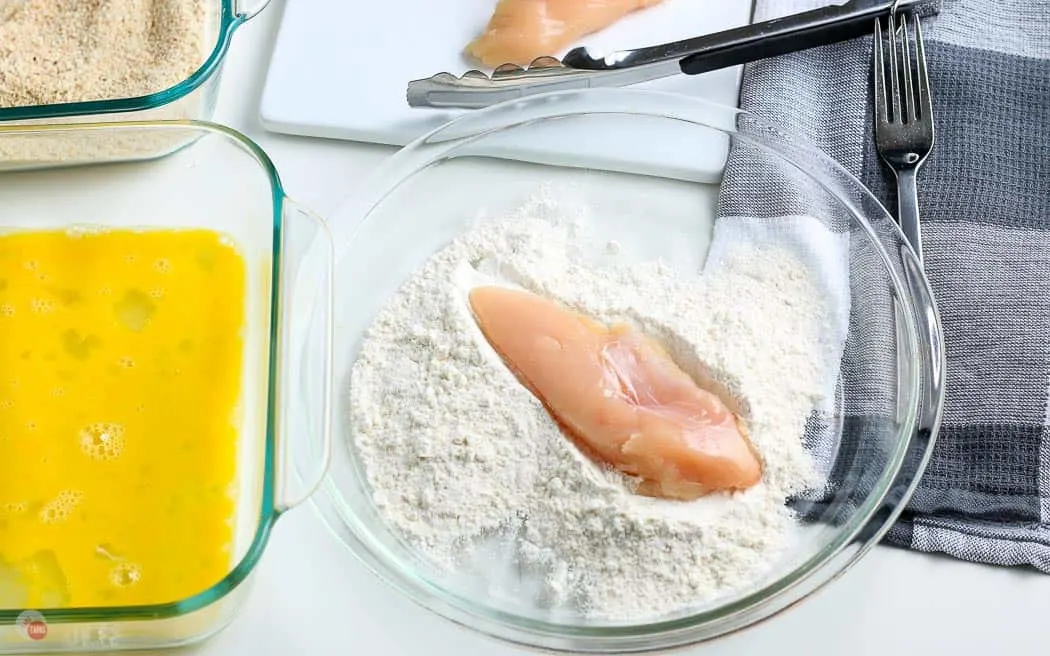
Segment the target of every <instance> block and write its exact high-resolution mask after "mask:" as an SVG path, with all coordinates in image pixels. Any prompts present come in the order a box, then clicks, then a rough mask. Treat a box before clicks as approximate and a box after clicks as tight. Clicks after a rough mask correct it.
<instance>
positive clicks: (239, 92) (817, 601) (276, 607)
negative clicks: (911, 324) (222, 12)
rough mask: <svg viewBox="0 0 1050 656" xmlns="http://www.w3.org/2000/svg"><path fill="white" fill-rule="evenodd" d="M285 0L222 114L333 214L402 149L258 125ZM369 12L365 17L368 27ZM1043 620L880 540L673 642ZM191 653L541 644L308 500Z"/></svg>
mask: <svg viewBox="0 0 1050 656" xmlns="http://www.w3.org/2000/svg"><path fill="white" fill-rule="evenodd" d="M282 4H283V3H282V2H280V0H275V1H274V2H272V3H271V6H270V7H269V8H268V9H267V10H266V11H265V12H263V14H261V15H260V16H258V17H257V18H255V19H253V20H252V21H251V22H250V23H249V24H247V25H246V26H244V27H243V28H241V30H239V32H238V33H237V34H236V35H235V38H234V40H233V45H232V48H231V50H230V53H229V57H228V61H227V64H226V68H225V72H224V77H223V87H222V91H221V93H220V99H219V107H218V111H217V114H216V117H215V119H216V120H217V121H219V122H222V123H226V124H228V125H230V126H232V127H234V128H236V129H238V130H241V131H242V132H244V133H245V134H247V135H248V136H250V137H252V138H253V139H255V140H256V141H257V142H258V143H259V144H260V145H261V146H262V147H263V148H265V149H266V151H267V152H268V153H269V154H270V156H271V157H272V158H273V160H274V161H275V163H276V164H277V167H278V170H279V171H280V174H281V177H282V179H283V181H284V184H285V187H286V189H287V190H288V193H289V194H290V195H291V196H292V197H294V198H296V199H297V200H299V201H300V202H302V203H304V204H306V205H307V206H309V207H311V208H312V209H314V210H316V211H317V212H319V213H320V214H321V215H327V214H330V213H331V212H332V211H333V210H334V209H335V208H336V206H337V205H338V203H339V202H340V200H342V199H343V198H344V197H345V196H346V195H347V194H348V193H349V192H350V191H351V189H352V188H353V186H354V185H355V184H357V182H358V181H359V180H360V179H361V178H362V177H363V176H365V175H366V174H367V173H368V172H369V171H371V170H372V169H373V168H374V167H375V166H376V165H377V164H378V163H379V162H381V161H382V160H383V159H385V158H386V157H388V156H389V155H390V154H391V153H392V152H393V150H392V149H391V148H388V147H380V146H369V145H362V144H355V143H345V142H337V141H324V140H319V139H308V138H297V137H284V136H279V135H274V134H270V133H267V132H265V131H263V129H262V128H261V127H260V125H259V121H258V117H257V114H258V104H259V96H260V93H261V88H262V84H263V78H264V76H265V73H266V66H267V62H268V59H269V53H270V48H271V45H272V43H273V39H274V32H275V30H276V26H277V23H278V20H277V19H278V18H279V13H280V11H281V10H282ZM362 11H366V9H362ZM366 24H367V19H366V18H365V17H364V16H362V17H361V21H360V23H359V25H362V26H363V25H366ZM354 29H355V26H354V25H346V30H347V38H353V30H354ZM359 29H365V28H363V27H362V28H359ZM334 65H340V64H334ZM343 65H346V66H352V65H353V63H352V62H346V63H345V64H343ZM1047 618H1050V577H1048V576H1044V575H1040V574H1036V573H1034V572H1030V571H1026V570H1011V569H1004V568H992V567H986V566H982V565H974V564H969V563H961V562H957V561H954V560H950V559H947V558H942V557H937V556H928V555H923V554H916V553H910V552H906V551H902V550H898V549H891V548H887V547H877V548H875V550H874V551H873V552H872V553H870V554H869V555H868V556H867V557H866V558H865V559H864V560H863V561H862V562H861V563H860V564H858V565H857V566H856V567H855V568H854V569H853V570H852V571H850V572H849V573H847V574H846V575H845V576H844V577H843V578H842V579H840V580H839V581H837V582H835V583H833V584H831V585H830V586H829V587H827V588H825V589H824V590H823V591H821V592H820V593H818V594H817V595H815V596H814V597H813V598H811V599H809V600H808V601H806V602H804V603H802V604H801V605H799V606H797V607H795V608H794V609H792V610H789V611H786V612H785V613H783V614H781V615H779V616H777V617H774V618H773V619H772V620H770V621H767V622H764V623H762V624H760V625H758V626H755V627H752V628H750V629H748V630H745V631H744V632H742V633H739V634H737V635H734V636H730V637H728V638H724V639H722V640H718V641H715V642H712V643H709V644H708V645H704V646H699V647H694V648H692V649H687V650H683V651H679V652H676V653H685V654H690V655H691V654H698V655H699V654H704V655H714V656H717V655H719V654H727V655H728V654H771V653H783V654H807V656H808V655H821V654H835V655H838V654H851V655H854V656H865V655H868V654H872V655H874V654H882V653H884V652H892V653H897V654H901V653H903V654H912V653H914V654H919V653H928V654H984V653H992V652H993V651H1000V650H1001V653H1007V654H1011V653H1021V652H1022V650H1025V649H1026V648H1027V649H1029V650H1033V653H1041V651H1042V650H1045V648H1046V647H1045V644H1046V639H1045V638H1044V636H1046V635H1047V633H1046V622H1047ZM178 653H180V654H185V653H187V652H185V651H183V652H178ZM188 653H190V654H194V656H231V655H234V656H236V655H240V654H250V655H252V656H267V655H269V654H273V655H274V656H286V655H290V654H312V655H316V656H324V655H327V654H363V655H364V654H382V655H383V656H399V655H401V654H411V655H415V654H427V655H428V656H443V655H446V654H448V655H450V656H451V655H455V656H482V655H484V656H512V655H514V654H526V653H532V652H528V651H526V650H523V649H520V648H517V647H512V646H507V645H503V644H501V643H497V642H494V641H493V640H491V639H488V638H486V637H483V636H480V635H478V634H475V633H473V632H471V631H469V630H467V629H463V628H461V627H458V626H455V625H453V624H451V623H449V622H447V621H445V620H443V619H442V618H440V617H437V616H435V615H432V614H430V613H429V612H427V611H424V610H422V609H420V608H418V607H417V606H415V605H414V604H412V603H411V602H409V601H408V600H406V599H404V598H402V597H400V596H399V595H397V594H395V593H394V592H393V591H392V590H390V589H388V588H387V587H386V586H385V584H383V583H382V582H381V581H379V580H378V579H376V578H375V577H374V576H372V575H371V574H370V573H369V572H368V571H367V570H366V569H365V568H364V566H362V565H361V564H360V563H358V562H357V561H356V560H355V558H354V557H353V556H352V555H351V554H350V552H349V551H348V550H347V549H346V548H345V547H344V546H343V545H342V544H341V543H339V542H338V541H337V540H336V539H335V538H334V537H333V536H332V535H331V534H330V533H329V532H328V530H327V529H326V528H325V527H324V526H323V524H322V523H321V521H320V519H319V518H318V516H317V515H316V514H315V511H314V510H313V508H312V507H311V506H309V505H304V506H302V507H300V508H297V509H295V510H293V511H291V512H290V513H288V514H287V515H285V516H284V517H282V518H281V520H280V521H279V522H278V523H277V526H276V528H275V529H274V532H273V535H272V538H271V540H270V544H269V546H268V547H267V549H266V553H265V555H264V556H263V558H262V561H261V563H260V564H259V565H258V571H257V574H256V581H255V586H254V589H253V590H252V593H251V595H250V597H249V600H248V602H247V604H246V606H245V607H244V609H243V610H242V612H241V614H240V615H239V617H238V618H237V619H236V620H235V621H234V623H233V624H232V625H230V626H229V627H228V628H227V629H226V630H225V631H223V632H222V633H220V634H219V635H218V636H216V637H215V638H213V639H211V640H210V641H208V642H206V643H204V644H202V645H200V646H198V647H195V648H192V649H191V650H190V651H189V652H188Z"/></svg>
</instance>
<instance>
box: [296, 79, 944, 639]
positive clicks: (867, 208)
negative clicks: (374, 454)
mask: <svg viewBox="0 0 1050 656" xmlns="http://www.w3.org/2000/svg"><path fill="white" fill-rule="evenodd" d="M555 130H556V131H557V132H556V136H555V132H554V131H555ZM620 130H629V131H631V132H630V133H629V134H631V135H632V138H631V139H623V138H618V135H622V134H624V133H623V132H620ZM599 133H601V134H603V135H605V136H604V145H603V147H602V148H603V152H602V153H600V155H601V157H600V158H597V157H596V155H595V153H596V150H595V148H594V145H595V143H596V141H595V139H596V134H599ZM640 136H641V137H647V136H648V137H651V138H648V139H647V138H640ZM858 138H860V137H858ZM555 139H557V140H558V143H559V152H560V153H561V154H560V155H558V156H556V157H554V156H542V157H534V158H533V159H534V160H543V161H544V163H543V164H539V165H538V164H536V163H533V164H524V163H521V162H512V161H509V160H510V159H513V158H514V157H515V155H514V153H515V149H516V147H518V146H520V145H521V144H532V143H537V142H539V141H541V140H546V142H547V143H551V142H552V141H553V140H555ZM639 147H648V148H653V149H655V152H656V153H657V154H659V153H664V154H666V155H667V157H666V161H668V162H669V165H668V167H667V168H666V170H659V169H658V168H657V169H653V168H652V167H649V168H647V170H644V171H638V170H632V164H631V162H632V161H633V159H632V155H633V154H635V153H637V149H638V148H639ZM699 148H704V149H707V150H705V151H704V153H702V154H703V156H704V157H703V160H704V161H703V162H700V161H699V160H698V164H697V167H696V168H695V169H689V168H688V167H683V166H682V163H683V162H688V161H689V155H690V153H691V152H697V149H699ZM576 151H579V156H578V157H575V156H574V153H575V152H576ZM533 152H536V151H535V150H534V151H533ZM712 152H716V153H717V152H721V153H723V154H726V153H728V157H729V160H728V165H727V167H728V168H727V173H726V175H724V176H714V177H712V176H711V175H710V173H711V172H710V171H709V170H707V164H706V162H707V161H708V160H709V159H710V158H709V155H710V154H711V153H712ZM647 154H648V155H652V154H653V153H647ZM698 157H699V155H698ZM599 159H600V161H599ZM646 161H649V162H652V161H657V159H656V158H653V157H647V158H646ZM552 163H555V164H557V166H552V165H551V164H552ZM610 169H612V170H610ZM540 184H548V185H550V186H551V188H552V189H555V192H554V193H559V192H557V189H560V188H564V189H569V190H571V194H572V197H573V198H574V199H575V200H576V201H579V200H581V199H582V201H583V202H584V203H586V204H587V205H588V206H589V207H590V215H591V218H592V223H595V224H597V226H596V229H597V230H599V231H600V233H601V234H600V235H599V237H600V238H601V239H602V240H603V241H604V239H605V238H610V239H615V240H616V241H618V242H619V243H621V244H624V245H625V248H626V247H627V246H628V245H630V246H634V247H637V249H636V250H639V251H640V252H643V254H644V256H645V257H647V259H652V258H655V257H662V258H663V259H664V260H665V261H666V262H668V263H670V264H671V266H673V267H675V268H676V269H678V270H681V271H692V272H694V273H695V272H698V271H699V270H700V267H701V266H702V264H703V262H704V258H705V255H706V252H707V247H708V244H709V242H710V241H711V238H712V237H711V234H712V224H711V221H710V220H709V219H705V218H704V217H705V216H712V215H714V213H715V211H716V209H717V210H718V212H719V215H735V216H743V217H760V219H761V218H769V217H776V216H780V215H794V214H805V215H808V216H810V217H812V219H813V220H815V221H816V222H817V223H818V224H819V226H821V227H824V228H827V229H828V231H829V233H830V234H834V235H835V236H836V237H835V240H836V241H835V243H836V244H838V245H839V246H838V247H840V248H842V249H844V250H843V251H842V252H843V253H844V254H845V255H844V256H843V258H842V266H841V276H842V279H841V280H838V281H833V282H838V283H840V286H841V287H842V288H844V289H846V290H848V296H849V299H850V321H849V331H848V338H847V340H846V342H845V348H844V349H843V352H842V356H841V361H840V362H839V363H838V369H837V371H838V380H837V393H836V395H835V399H834V404H833V405H834V407H833V408H832V409H831V410H830V414H829V415H827V416H825V417H824V418H823V421H824V422H825V424H826V426H824V431H823V432H822V434H823V435H825V436H826V437H827V438H828V441H827V442H826V443H821V444H812V445H810V446H811V448H812V449H813V453H814V457H815V458H821V459H823V461H824V462H825V463H826V466H827V471H828V472H829V473H830V480H831V481H832V483H833V484H832V485H831V486H830V488H829V490H828V492H827V494H826V495H825V496H823V497H821V498H809V499H803V498H799V499H794V500H792V501H791V503H792V505H793V507H794V509H795V510H796V512H797V513H798V516H799V517H800V520H801V523H802V529H801V533H800V537H799V539H798V540H797V541H796V543H795V545H794V547H793V549H792V550H791V552H790V553H789V554H787V556H786V557H784V558H783V559H782V560H780V561H778V562H776V563H771V564H770V569H769V571H768V574H767V575H766V576H765V578H763V579H762V580H760V581H758V582H757V583H756V584H755V585H753V586H751V587H749V588H747V589H744V590H741V591H739V592H738V593H736V594H734V595H733V596H731V597H728V598H722V599H718V600H716V601H715V602H712V603H707V604H706V605H698V606H697V607H696V608H693V609H690V610H689V611H688V612H684V613H680V614H677V615H674V616H669V617H657V618H654V619H652V620H651V621H645V622H644V623H641V622H636V623H631V622H600V621H594V620H589V619H584V616H583V615H579V614H577V615H572V614H569V615H566V614H558V615H553V614H550V613H548V612H546V611H541V610H539V609H530V608H529V607H527V605H522V604H516V603H514V601H513V600H512V599H508V597H510V596H512V595H510V594H509V593H508V594H506V595H504V594H497V593H496V592H492V591H488V590H486V589H485V587H484V586H482V587H480V588H479V587H470V586H469V585H467V584H464V585H459V584H458V583H456V582H455V581H452V580H450V579H449V578H448V577H444V576H441V574H440V573H438V572H436V571H435V570H434V569H432V568H431V566H430V565H429V564H428V563H427V562H425V560H424V559H423V558H421V557H420V556H419V554H417V553H414V552H413V551H412V550H411V549H409V548H408V547H406V546H405V544H404V543H403V541H401V540H400V539H399V538H398V536H397V535H395V534H394V533H393V532H392V530H391V529H390V528H389V527H388V525H387V524H386V523H385V522H384V520H383V519H382V517H381V515H380V513H379V512H378V510H377V508H376V506H375V505H374V503H373V501H372V496H371V492H370V488H369V484H368V482H367V479H366V478H365V475H364V473H363V469H362V465H361V462H360V460H359V458H358V456H357V453H356V449H355V446H354V441H353V434H352V430H351V427H350V426H349V425H348V421H347V417H348V416H349V411H348V408H347V407H345V406H346V402H345V401H344V402H343V405H342V406H340V403H339V402H338V401H337V403H336V405H335V406H334V407H333V412H334V414H333V445H334V446H333V454H332V462H331V465H330V468H329V472H328V474H327V476H326V478H325V480H324V481H323V483H322V485H321V487H320V488H319V490H318V492H317V493H316V494H315V495H314V497H313V498H312V502H313V503H314V504H315V506H316V508H317V509H318V511H319V513H320V515H321V516H322V517H323V519H324V520H325V522H326V523H327V524H328V526H329V527H330V528H331V530H332V531H333V532H334V533H335V535H336V536H338V538H339V539H340V540H341V541H343V542H344V543H345V544H346V545H347V546H348V547H349V550H350V551H351V552H352V553H353V554H354V555H356V556H357V557H358V558H359V559H360V560H361V561H362V562H363V563H365V565H366V566H368V567H369V568H370V569H371V570H373V571H374V572H375V573H376V574H377V575H378V576H379V577H381V578H382V579H383V580H385V581H386V582H387V583H389V584H390V585H391V586H393V588H395V589H396V590H398V591H400V592H401V593H403V594H405V595H406V596H407V597H409V598H410V599H412V600H414V601H415V602H417V603H418V604H420V605H422V606H424V607H426V608H428V609H430V610H432V611H434V612H436V613H438V614H440V615H442V616H444V617H446V618H448V619H450V620H452V621H455V622H457V623H460V624H462V625H465V626H468V627H471V628H473V629H476V630H478V631H481V632H484V633H487V634H490V635H492V636H497V637H500V638H503V639H506V640H510V641H514V642H519V643H523V644H528V645H531V646H536V647H541V648H550V649H561V650H570V651H581V652H596V653H611V652H621V651H639V650H648V649H658V648H668V647H673V646H677V645H683V644H688V643H693V642H698V641H702V640H705V639H709V638H712V637H715V636H718V635H722V634H725V633H727V632H730V631H734V630H737V629H740V628H742V627H744V626H747V625H750V624H752V623H754V622H757V621H759V620H762V619H764V618H767V617H769V616H771V615H773V614H775V613H777V612H778V611H780V610H782V609H784V608H786V607H788V606H790V605H791V604H793V603H796V602H798V601H799V600H801V599H802V598H804V597H806V596H807V595H809V594H810V593H812V592H813V591H814V590H816V589H817V588H819V587H820V586H821V585H823V584H825V583H827V582H828V581H830V580H831V579H833V578H835V577H836V576H838V575H840V574H841V573H842V572H843V571H844V570H846V569H847V568H848V567H849V566H850V565H852V564H853V563H855V562H857V560H858V559H859V558H860V557H861V556H863V555H864V554H865V553H866V552H867V551H868V550H869V549H870V548H871V547H872V546H873V545H874V544H875V543H877V542H878V541H879V539H880V537H881V536H883V534H884V533H885V532H886V531H887V530H888V529H889V528H890V526H891V525H892V524H893V522H894V520H895V518H896V517H897V516H898V514H899V513H900V512H901V510H902V509H903V505H904V503H905V502H906V501H907V500H908V498H909V495H910V494H911V492H912V490H913V488H914V485H915V484H916V482H917V481H918V478H919V476H920V475H921V473H922V471H923V468H924V466H925V463H926V461H927V458H928V456H929V454H930V452H931V449H932V445H933V442H934V438H935V435H936V432H937V428H938V425H939V421H940V408H941V403H942V394H943V355H942V336H941V328H940V323H939V319H938V315H937V311H936V307H935V305H934V301H933V298H932V295H931V292H930V288H929V286H928V284H927V281H926V280H925V278H924V275H923V273H922V267H921V264H920V262H919V261H918V260H917V259H916V257H915V254H914V253H913V251H912V250H911V249H910V247H909V246H908V245H907V243H906V241H905V239H904V237H903V235H902V234H901V232H900V230H899V229H898V228H897V226H896V224H895V223H894V221H893V219H892V218H891V217H890V216H889V214H887V212H886V210H885V209H884V208H883V207H882V206H881V205H880V204H879V203H878V202H877V201H876V199H875V198H874V197H873V196H872V195H871V194H870V193H869V192H868V191H867V190H866V189H865V188H864V187H863V186H862V185H861V184H860V183H859V182H858V181H857V180H856V179H854V178H853V177H852V176H851V175H850V174H849V173H848V172H847V171H846V170H845V169H843V168H842V167H841V166H839V165H838V164H837V163H836V162H834V161H833V160H832V159H831V158H829V157H828V156H826V155H825V154H823V153H821V152H820V151H818V150H817V149H816V148H814V147H813V146H811V145H808V144H807V143H805V142H804V141H803V140H801V139H799V138H796V137H793V136H792V135H790V134H785V133H784V132H783V131H782V130H780V129H778V128H777V127H776V126H775V125H773V124H770V123H768V122H766V121H764V120H762V119H760V118H758V117H756V116H752V115H749V114H747V113H745V112H742V111H740V110H738V109H734V108H730V107H724V106H718V105H714V104H711V103H708V102H704V101H700V100H696V99H691V98H687V97H684V96H675V95H666V94H660V93H653V92H643V91H638V90H624V89H617V90H591V91H582V92H568V93H554V94H549V95H545V96H536V97H532V98H528V99H525V100H521V101H515V102H511V103H506V104H503V105H500V106H495V107H492V108H489V109H486V110H481V111H477V112H474V113H471V114H469V115H466V116H464V117H462V118H459V119H458V120H455V121H453V122H451V123H449V124H447V125H445V126H443V127H441V128H439V129H437V130H435V131H433V132H431V133H430V134H428V135H426V136H424V137H422V138H420V139H419V140H417V141H415V142H414V143H412V144H411V145H409V146H407V147H406V148H404V149H403V150H402V151H400V152H399V153H398V154H397V155H395V156H394V157H393V158H392V159H391V160H390V161H389V162H388V163H386V165H385V166H383V167H382V168H381V169H380V170H379V171H378V172H376V174H375V175H374V176H373V177H372V178H371V179H370V180H368V181H367V182H366V183H365V184H364V185H363V187H362V189H363V191H362V192H361V193H360V195H359V197H357V198H355V199H352V200H351V201H350V202H348V203H347V204H345V205H344V206H343V207H342V208H340V210H339V211H338V212H337V213H336V215H335V216H334V217H331V218H330V219H329V223H330V224H331V225H332V228H333V238H334V240H335V246H336V278H335V279H336V294H335V296H336V305H335V308H334V319H335V328H334V329H335V341H334V349H333V354H334V367H335V369H334V372H335V384H336V385H337V390H338V392H337V399H347V398H349V395H348V393H347V390H348V389H349V385H350V376H349V374H350V369H351V366H352V363H353V361H354V358H355V355H356V353H357V352H358V349H359V348H360V345H361V342H362V338H363V335H364V333H365V331H366V330H367V328H368V326H369V324H370V322H371V321H372V320H373V318H374V316H375V315H376V313H377V311H378V310H379V309H380V308H381V307H382V305H383V304H384V303H385V302H386V300H387V299H388V298H389V297H390V296H391V295H392V294H393V293H394V291H395V290H396V289H397V288H398V287H399V285H400V284H401V283H402V282H403V281H404V280H405V279H406V277H407V276H409V275H410V274H411V273H412V272H413V271H415V270H416V269H418V267H419V266H420V265H421V264H422V262H423V261H424V260H425V259H426V258H427V257H429V256H430V255H431V254H433V253H434V252H435V251H436V250H438V249H440V248H441V247H442V246H444V245H445V244H447V243H448V242H449V241H450V240H451V239H453V238H454V237H456V236H458V235H459V234H461V233H462V232H463V231H465V230H466V229H467V228H468V227H469V225H470V224H471V222H472V221H476V220H487V219H489V218H500V217H506V216H508V213H509V212H512V211H513V210H514V209H515V208H517V207H518V206H520V204H521V203H522V201H523V200H524V199H525V197H526V196H528V195H529V194H530V193H531V192H532V191H533V190H535V189H536V187H537V185H540ZM760 219H756V220H760ZM756 234H759V235H760V236H757V237H756V239H759V240H761V239H765V240H769V241H770V242H774V243H775V242H777V241H778V240H788V239H790V237H788V236H785V235H786V234H787V233H781V232H778V231H777V230H768V231H763V232H761V233H756ZM788 245H790V244H788ZM817 255H818V253H816V252H815V251H808V256H809V257H816V256H817ZM309 342H310V340H309V339H308V340H307V343H309ZM811 421H812V420H811ZM818 451H819V452H820V453H817V452H818ZM610 539H613V538H612V537H610Z"/></svg>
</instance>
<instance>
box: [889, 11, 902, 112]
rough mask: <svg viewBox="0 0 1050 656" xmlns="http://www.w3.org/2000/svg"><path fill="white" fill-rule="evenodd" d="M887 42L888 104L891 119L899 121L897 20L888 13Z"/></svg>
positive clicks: (899, 93) (899, 87) (899, 89)
mask: <svg viewBox="0 0 1050 656" xmlns="http://www.w3.org/2000/svg"><path fill="white" fill-rule="evenodd" d="M888 28H889V33H890V34H889V37H890V38H889V42H890V96H891V97H890V106H891V107H892V108H893V119H892V120H894V121H896V122H898V123H900V122H902V120H901V116H902V115H901V86H900V68H899V64H898V62H897V21H896V19H895V18H894V17H893V14H892V13H891V14H890V17H889V25H888Z"/></svg>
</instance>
